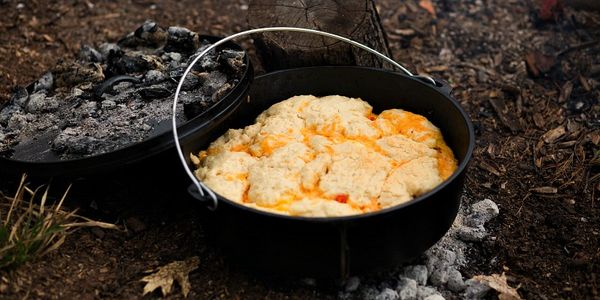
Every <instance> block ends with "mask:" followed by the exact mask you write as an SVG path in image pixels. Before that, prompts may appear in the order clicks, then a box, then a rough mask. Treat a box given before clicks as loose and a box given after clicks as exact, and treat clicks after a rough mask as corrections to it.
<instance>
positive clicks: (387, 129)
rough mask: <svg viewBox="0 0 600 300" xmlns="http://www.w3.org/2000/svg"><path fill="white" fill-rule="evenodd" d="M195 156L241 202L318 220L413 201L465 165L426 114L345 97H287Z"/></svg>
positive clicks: (215, 185)
mask: <svg viewBox="0 0 600 300" xmlns="http://www.w3.org/2000/svg"><path fill="white" fill-rule="evenodd" d="M236 153H237V154H236ZM192 160H193V162H194V163H195V164H196V165H197V166H198V169H197V170H196V176H197V177H198V178H199V179H200V180H203V181H204V182H205V183H206V184H207V185H208V186H209V187H210V188H212V189H213V190H215V191H216V192H217V193H219V194H221V195H223V196H225V197H227V198H229V199H231V200H233V201H237V202H240V203H244V204H246V205H248V206H250V207H253V208H257V209H262V210H266V211H270V212H276V213H281V214H290V215H302V216H313V217H329V216H343V215H352V214H360V213H365V212H371V211H376V210H379V209H382V208H386V207H390V206H394V205H397V204H400V203H404V202H406V201H409V200H411V199H413V198H414V197H417V196H419V195H420V194H423V193H425V192H427V191H429V190H431V189H432V188H434V187H435V186H436V185H438V184H439V183H441V182H442V181H443V180H444V179H446V178H448V177H449V176H450V175H451V174H452V173H453V172H454V171H455V169H456V166H457V162H456V159H455V158H454V155H453V154H452V151H451V150H450V148H449V147H448V146H447V145H446V144H445V142H444V139H443V137H442V134H441V132H440V130H439V129H438V128H437V127H435V126H434V125H433V124H431V122H429V121H428V120H427V119H426V118H425V117H423V116H421V115H417V114H413V113H410V112H407V111H404V110H400V109H391V110H386V111H384V112H382V113H381V114H379V115H376V114H373V112H372V108H371V106H370V105H369V104H368V103H367V102H365V101H362V100H360V99H355V98H347V97H341V96H327V97H323V98H316V97H314V96H296V97H292V98H290V99H288V100H286V101H282V102H279V103H277V104H275V105H273V106H271V107H270V108H269V109H267V110H266V111H264V112H263V113H262V114H260V115H259V116H258V117H257V122H256V123H255V124H253V125H250V126H248V127H246V128H244V129H236V130H229V131H228V132H227V133H226V134H225V135H223V136H222V137H220V138H219V139H217V140H216V141H215V142H213V143H212V144H211V145H210V147H209V148H208V150H207V151H202V152H200V154H199V155H198V157H192Z"/></svg>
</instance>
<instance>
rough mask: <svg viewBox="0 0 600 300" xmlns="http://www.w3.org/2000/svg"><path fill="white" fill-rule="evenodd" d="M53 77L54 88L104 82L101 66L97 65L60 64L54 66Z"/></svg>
mask: <svg viewBox="0 0 600 300" xmlns="http://www.w3.org/2000/svg"><path fill="white" fill-rule="evenodd" d="M54 75H55V82H54V83H55V86H56V87H67V88H71V87H75V86H78V85H81V84H90V83H92V84H93V83H97V82H100V81H102V80H104V72H103V70H102V66H100V64H98V63H84V64H82V63H79V62H70V63H68V62H62V63H59V64H58V65H57V66H56V68H55V70H54Z"/></svg>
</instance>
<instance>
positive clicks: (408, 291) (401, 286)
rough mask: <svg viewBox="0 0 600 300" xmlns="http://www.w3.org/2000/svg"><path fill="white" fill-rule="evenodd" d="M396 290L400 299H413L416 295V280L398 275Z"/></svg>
mask: <svg viewBox="0 0 600 300" xmlns="http://www.w3.org/2000/svg"><path fill="white" fill-rule="evenodd" d="M396 292H398V296H399V297H400V300H413V299H415V298H416V297H417V282H416V281H415V280H414V279H411V278H406V277H400V281H398V285H397V286H396Z"/></svg>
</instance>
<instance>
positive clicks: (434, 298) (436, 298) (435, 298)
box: [423, 294, 446, 300]
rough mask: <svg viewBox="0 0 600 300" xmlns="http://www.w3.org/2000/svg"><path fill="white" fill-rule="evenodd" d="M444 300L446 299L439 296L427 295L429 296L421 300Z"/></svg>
mask: <svg viewBox="0 0 600 300" xmlns="http://www.w3.org/2000/svg"><path fill="white" fill-rule="evenodd" d="M445 299H446V298H444V297H443V296H442V295H440V294H433V295H429V296H427V297H425V298H423V300H445Z"/></svg>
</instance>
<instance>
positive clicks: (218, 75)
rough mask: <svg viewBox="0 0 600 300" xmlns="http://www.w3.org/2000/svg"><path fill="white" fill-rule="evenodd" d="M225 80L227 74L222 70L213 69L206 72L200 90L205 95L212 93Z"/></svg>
mask: <svg viewBox="0 0 600 300" xmlns="http://www.w3.org/2000/svg"><path fill="white" fill-rule="evenodd" d="M226 82H227V75H225V74H224V73H222V72H219V71H214V72H210V73H208V76H206V79H205V80H204V84H203V85H202V91H203V92H204V93H206V94H207V95H212V94H214V93H215V92H216V91H218V90H219V89H220V88H221V87H222V86H223V85H224V84H225V83H226Z"/></svg>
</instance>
